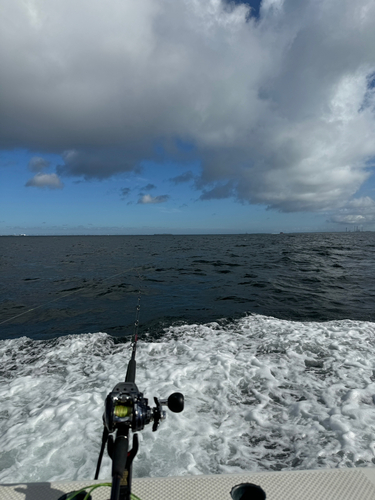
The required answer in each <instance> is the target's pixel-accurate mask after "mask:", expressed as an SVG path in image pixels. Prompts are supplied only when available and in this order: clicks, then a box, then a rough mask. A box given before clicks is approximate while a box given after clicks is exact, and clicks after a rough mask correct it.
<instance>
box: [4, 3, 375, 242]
mask: <svg viewBox="0 0 375 500" xmlns="http://www.w3.org/2000/svg"><path fill="white" fill-rule="evenodd" d="M0 4H3V11H4V13H5V15H4V16H2V20H0V62H1V67H2V68H3V71H2V73H1V75H0V85H1V88H2V89H3V90H2V93H1V96H0V102H1V106H2V109H3V112H2V113H1V117H0V126H1V134H0V147H1V152H0V234H4V235H5V234H23V233H26V234H154V233H176V234H183V233H240V232H249V233H251V232H280V231H284V232H300V231H302V232H304V231H307V232H308V231H345V230H346V228H348V230H353V229H355V228H357V227H360V228H361V229H365V230H366V229H367V230H373V229H374V222H375V202H374V189H375V183H374V177H373V167H374V158H375V89H374V74H375V48H374V47H375V35H374V33H373V31H374V30H373V29H372V26H373V23H374V22H375V8H374V6H373V3H372V2H369V1H366V0H359V2H358V3H356V4H355V5H353V3H351V2H346V1H344V2H341V1H340V2H339V1H338V0H337V1H336V0H326V2H325V3H324V4H321V3H319V4H317V3H316V2H314V1H313V0H306V2H304V3H303V4H300V3H299V4H297V3H296V2H294V1H292V0H284V1H282V0H263V1H262V2H257V1H255V0H252V1H250V2H240V1H237V2H235V3H224V2H221V1H220V0H202V1H201V2H199V3H196V2H193V1H192V0H179V1H175V0H174V1H173V2H172V1H171V0H152V1H151V0H140V1H139V3H137V4H134V2H131V1H130V0H128V1H125V0H124V1H123V2H121V3H119V2H117V1H116V0H110V1H109V2H108V3H107V4H104V3H103V2H100V1H99V0H92V1H90V2H87V3H86V2H82V4H79V5H78V4H77V3H76V2H73V0H66V1H65V2H63V1H62V0H61V1H58V2H56V3H51V2H48V1H47V0H33V1H31V0H28V1H27V2H21V1H20V0H15V1H14V2H11V3H9V2H6V1H5V0H0ZM249 7H252V9H249ZM98 33H99V34H100V35H98ZM358 33H360V34H361V37H359V36H358Z"/></svg>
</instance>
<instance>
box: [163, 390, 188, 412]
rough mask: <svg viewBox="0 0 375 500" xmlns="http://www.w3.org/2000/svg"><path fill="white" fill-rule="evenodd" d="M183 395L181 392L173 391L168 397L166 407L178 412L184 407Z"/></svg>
mask: <svg viewBox="0 0 375 500" xmlns="http://www.w3.org/2000/svg"><path fill="white" fill-rule="evenodd" d="M184 402H185V400H184V395H183V394H181V392H174V393H173V394H171V395H170V396H169V398H168V402H167V404H168V408H169V409H170V410H171V411H173V413H180V412H181V411H182V410H183V409H184Z"/></svg>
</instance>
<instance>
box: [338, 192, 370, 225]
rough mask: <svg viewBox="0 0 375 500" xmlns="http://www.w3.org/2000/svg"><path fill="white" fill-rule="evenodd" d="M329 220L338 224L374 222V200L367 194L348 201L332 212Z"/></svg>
mask: <svg viewBox="0 0 375 500" xmlns="http://www.w3.org/2000/svg"><path fill="white" fill-rule="evenodd" d="M330 222H336V223H339V224H361V225H363V224H372V223H373V222H375V201H374V200H373V199H372V198H370V197H369V196H364V197H362V198H354V199H352V200H350V201H348V202H347V203H346V204H345V205H344V206H343V207H341V208H340V209H339V210H338V211H337V213H336V214H334V215H333V216H332V217H331V219H330Z"/></svg>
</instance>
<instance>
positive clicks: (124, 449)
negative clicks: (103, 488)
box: [112, 432, 129, 479]
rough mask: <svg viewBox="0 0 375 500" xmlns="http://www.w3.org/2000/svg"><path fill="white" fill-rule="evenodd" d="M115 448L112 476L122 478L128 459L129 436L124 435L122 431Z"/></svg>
mask: <svg viewBox="0 0 375 500" xmlns="http://www.w3.org/2000/svg"><path fill="white" fill-rule="evenodd" d="M118 434H119V432H117V437H116V441H115V445H114V448H113V458H112V477H113V478H115V477H117V478H120V479H121V478H122V476H123V474H124V470H125V465H126V459H127V458H128V446H129V444H128V436H124V435H123V434H122V433H121V434H120V436H119V435H118Z"/></svg>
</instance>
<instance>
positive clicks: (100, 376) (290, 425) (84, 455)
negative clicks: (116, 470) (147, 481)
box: [0, 315, 375, 482]
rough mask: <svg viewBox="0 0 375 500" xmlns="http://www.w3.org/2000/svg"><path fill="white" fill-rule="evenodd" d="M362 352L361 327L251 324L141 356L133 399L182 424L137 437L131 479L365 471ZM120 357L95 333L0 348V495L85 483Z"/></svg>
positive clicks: (120, 351) (371, 427)
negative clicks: (158, 400) (13, 485)
mask: <svg viewBox="0 0 375 500" xmlns="http://www.w3.org/2000/svg"><path fill="white" fill-rule="evenodd" d="M374 341H375V324H374V323H370V322H361V321H350V320H345V321H332V322H328V323H311V322H303V323H300V322H291V321H282V320H278V319H274V318H271V317H265V316H257V315H252V316H246V317H244V318H242V319H240V320H238V321H233V322H230V323H229V322H228V323H225V324H224V326H223V325H219V324H217V323H210V324H206V325H183V326H179V327H170V328H169V329H167V330H166V331H165V332H164V334H163V336H162V338H161V339H160V340H158V341H151V340H150V341H146V342H145V341H143V342H140V343H139V345H138V350H137V378H136V383H137V385H138V388H139V389H140V390H141V391H142V392H144V395H145V396H146V397H148V398H149V404H150V405H152V402H153V396H157V397H167V396H168V395H169V394H170V393H172V392H175V391H179V392H182V393H183V394H184V395H185V410H184V412H183V413H180V414H173V413H171V412H169V411H168V410H167V413H168V415H167V419H166V421H165V422H163V423H162V424H161V426H160V427H159V429H158V431H157V432H154V433H153V432H152V430H151V425H149V426H148V427H147V428H145V430H144V431H142V432H141V433H140V435H139V436H140V451H139V453H138V455H137V457H136V459H135V462H134V475H135V477H140V476H168V475H183V474H207V473H221V472H240V471H250V470H251V471H254V470H279V469H283V468H285V469H309V468H320V467H325V468H326V467H358V466H366V465H372V464H373V463H375V404H374V401H375V382H374V381H375V375H374V373H375V345H374ZM129 356H130V350H129V343H128V344H115V343H114V342H113V339H112V338H111V337H110V336H108V335H107V334H105V333H93V334H87V335H75V336H68V337H60V338H57V339H54V340H50V341H34V340H30V339H28V338H26V337H23V338H19V339H16V340H3V341H0V360H1V367H0V373H1V379H0V402H1V406H0V481H1V482H20V481H24V482H26V481H29V482H32V481H51V480H64V479H89V478H93V476H94V472H95V467H96V460H97V456H98V453H99V448H100V442H101V433H102V414H103V403H104V399H105V396H106V395H107V393H108V392H110V390H111V389H112V388H113V387H114V385H115V384H116V383H117V382H120V381H122V380H123V379H124V376H125V372H126V365H127V361H128V359H129ZM100 477H101V478H109V477H110V460H109V459H108V457H106V458H105V459H104V461H103V465H102V470H101V475H100Z"/></svg>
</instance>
